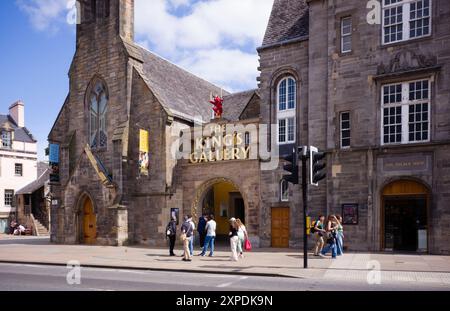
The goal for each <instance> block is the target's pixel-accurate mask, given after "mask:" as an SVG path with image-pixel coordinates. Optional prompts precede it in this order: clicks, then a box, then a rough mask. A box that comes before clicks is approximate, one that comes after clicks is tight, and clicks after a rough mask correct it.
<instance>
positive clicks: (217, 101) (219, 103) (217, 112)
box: [210, 96, 223, 119]
mask: <svg viewBox="0 0 450 311" xmlns="http://www.w3.org/2000/svg"><path fill="white" fill-rule="evenodd" d="M210 103H211V104H213V105H214V108H213V110H214V116H215V117H216V118H217V119H220V118H222V114H223V98H220V97H219V96H215V97H214V100H211V101H210Z"/></svg>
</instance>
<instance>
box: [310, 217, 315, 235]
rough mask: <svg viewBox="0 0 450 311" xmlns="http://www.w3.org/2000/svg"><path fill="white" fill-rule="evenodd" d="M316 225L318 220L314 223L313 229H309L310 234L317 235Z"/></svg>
mask: <svg viewBox="0 0 450 311" xmlns="http://www.w3.org/2000/svg"><path fill="white" fill-rule="evenodd" d="M316 224H317V220H315V221H313V222H312V224H311V227H310V228H309V232H311V234H312V233H316V228H315V227H316Z"/></svg>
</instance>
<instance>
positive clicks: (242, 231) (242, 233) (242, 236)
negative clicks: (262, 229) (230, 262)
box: [236, 218, 248, 258]
mask: <svg viewBox="0 0 450 311" xmlns="http://www.w3.org/2000/svg"><path fill="white" fill-rule="evenodd" d="M236 226H237V228H238V238H239V242H238V245H237V252H238V253H239V257H240V258H244V251H243V250H244V242H245V241H246V240H248V234H247V229H246V228H245V226H244V224H243V223H242V221H241V220H240V219H239V218H238V219H236Z"/></svg>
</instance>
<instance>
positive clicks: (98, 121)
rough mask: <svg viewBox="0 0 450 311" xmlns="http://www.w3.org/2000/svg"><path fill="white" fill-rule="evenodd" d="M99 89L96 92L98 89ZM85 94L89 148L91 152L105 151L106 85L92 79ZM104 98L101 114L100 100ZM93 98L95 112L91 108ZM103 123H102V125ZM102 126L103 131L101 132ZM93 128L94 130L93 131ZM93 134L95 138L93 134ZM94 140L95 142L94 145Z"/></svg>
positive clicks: (106, 126) (101, 81) (106, 131)
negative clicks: (102, 133) (103, 139)
mask: <svg viewBox="0 0 450 311" xmlns="http://www.w3.org/2000/svg"><path fill="white" fill-rule="evenodd" d="M99 88H100V89H101V90H100V91H98V89H99ZM88 91H89V92H88V93H87V98H86V100H87V111H88V112H87V113H88V141H89V146H90V148H91V149H93V150H99V151H101V150H106V149H107V148H108V109H109V93H108V88H107V86H106V84H105V83H104V82H103V80H101V79H94V80H93V82H92V83H91V87H90V88H89V90H88ZM103 95H104V98H105V101H106V103H105V108H104V109H103V112H102V113H101V112H100V107H101V100H102V98H103ZM94 97H95V105H96V106H95V107H96V109H97V112H95V110H94V109H93V108H92V107H93V98H94ZM94 119H95V126H93V124H94V123H93V120H94ZM102 121H103V123H102ZM103 126H104V130H103ZM94 128H95V129H94ZM94 132H95V138H93V137H94V135H93V133H94ZM101 132H104V135H105V144H104V145H101V140H102V138H101ZM95 140H96V141H97V142H96V144H94V142H95Z"/></svg>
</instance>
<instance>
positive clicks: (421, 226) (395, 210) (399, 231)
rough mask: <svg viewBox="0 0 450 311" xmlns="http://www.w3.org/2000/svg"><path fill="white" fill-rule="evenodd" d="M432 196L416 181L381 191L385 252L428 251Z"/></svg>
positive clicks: (400, 182)
mask: <svg viewBox="0 0 450 311" xmlns="http://www.w3.org/2000/svg"><path fill="white" fill-rule="evenodd" d="M429 195H430V192H429V190H428V188H427V187H426V186H424V185H423V184H421V183H419V182H416V181H413V180H399V181H395V182H392V183H390V184H388V185H387V186H386V187H384V189H383V191H382V200H381V202H382V220H383V226H382V243H383V245H382V248H383V249H384V250H388V251H407V252H426V251H427V250H428V206H429V197H430V196H429Z"/></svg>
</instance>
